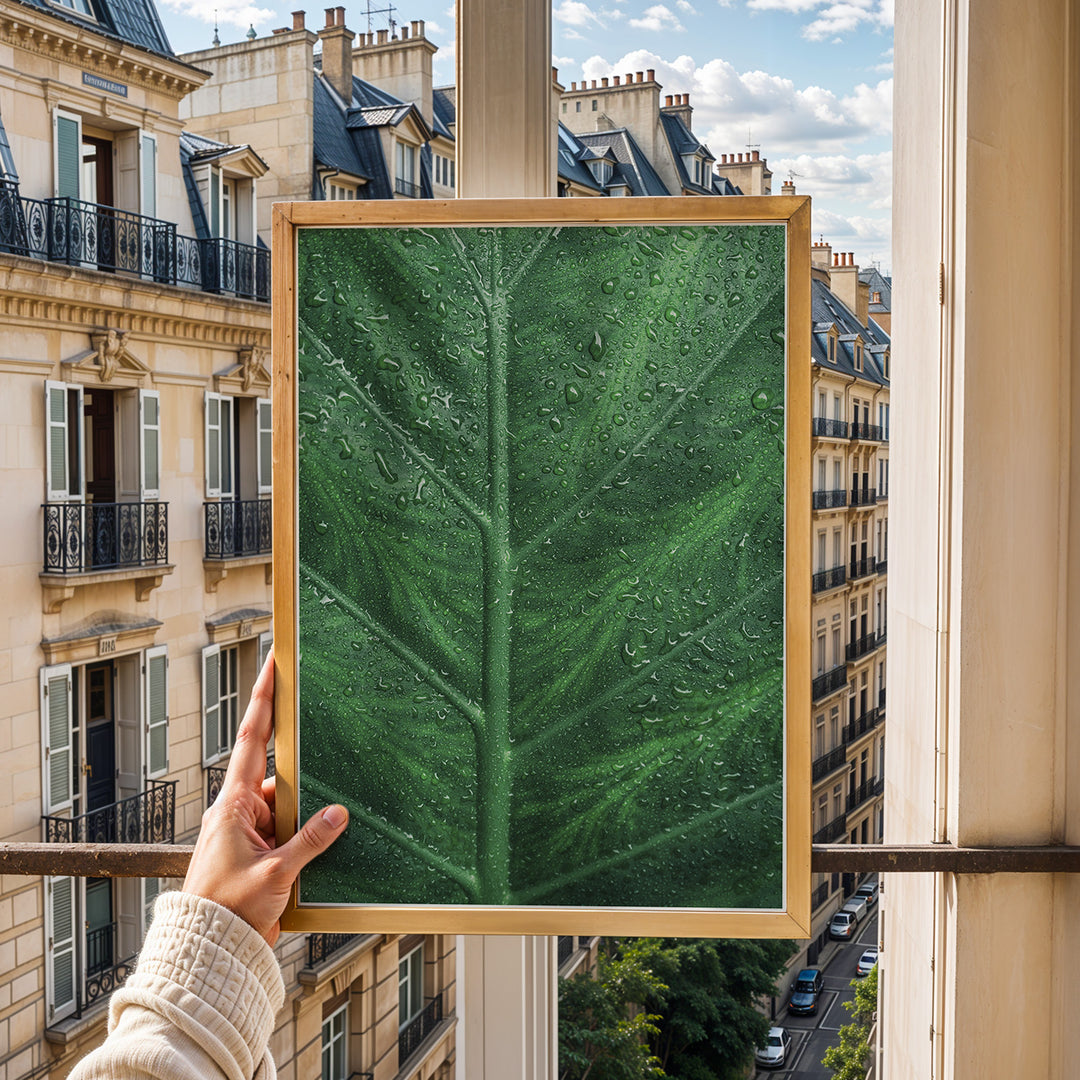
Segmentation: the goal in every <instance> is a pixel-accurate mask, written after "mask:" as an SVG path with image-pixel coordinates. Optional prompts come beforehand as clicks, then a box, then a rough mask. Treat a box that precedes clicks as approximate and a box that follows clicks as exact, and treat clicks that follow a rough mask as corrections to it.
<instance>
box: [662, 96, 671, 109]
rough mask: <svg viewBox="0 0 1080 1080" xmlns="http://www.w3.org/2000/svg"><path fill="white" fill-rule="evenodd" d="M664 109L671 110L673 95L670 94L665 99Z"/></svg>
mask: <svg viewBox="0 0 1080 1080" xmlns="http://www.w3.org/2000/svg"><path fill="white" fill-rule="evenodd" d="M664 108H665V109H670V108H671V95H670V94H667V95H665V97H664Z"/></svg>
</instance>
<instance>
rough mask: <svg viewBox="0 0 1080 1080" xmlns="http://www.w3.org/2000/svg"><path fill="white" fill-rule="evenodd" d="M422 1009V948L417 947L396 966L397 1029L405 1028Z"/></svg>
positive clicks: (420, 946) (421, 946)
mask: <svg viewBox="0 0 1080 1080" xmlns="http://www.w3.org/2000/svg"><path fill="white" fill-rule="evenodd" d="M423 1007H424V946H423V945H417V947H416V948H415V949H413V950H412V952H410V953H409V954H408V955H407V956H405V957H404V959H402V960H401V961H400V962H399V964H398V1027H399V1028H403V1027H405V1026H406V1024H408V1023H409V1021H410V1020H412V1019H413V1017H415V1016H417V1015H419V1013H420V1010H421V1009H423Z"/></svg>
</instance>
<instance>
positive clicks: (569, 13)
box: [551, 0, 602, 26]
mask: <svg viewBox="0 0 1080 1080" xmlns="http://www.w3.org/2000/svg"><path fill="white" fill-rule="evenodd" d="M551 15H552V18H554V19H555V20H556V21H558V22H563V23H566V24H567V25H568V26H588V25H589V23H600V17H599V16H598V15H597V14H596V13H595V12H594V11H593V10H592V8H590V7H589V5H588V4H584V3H582V0H562V3H561V4H559V6H558V7H554V8H552V11H551ZM601 25H602V24H601Z"/></svg>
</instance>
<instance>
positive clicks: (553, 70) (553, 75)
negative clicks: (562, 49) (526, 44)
mask: <svg viewBox="0 0 1080 1080" xmlns="http://www.w3.org/2000/svg"><path fill="white" fill-rule="evenodd" d="M551 81H552V82H558V81H559V69H558V68H557V67H556V66H555V65H554V64H552V65H551Z"/></svg>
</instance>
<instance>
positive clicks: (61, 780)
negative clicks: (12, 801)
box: [40, 664, 74, 815]
mask: <svg viewBox="0 0 1080 1080" xmlns="http://www.w3.org/2000/svg"><path fill="white" fill-rule="evenodd" d="M40 687H41V746H42V754H43V761H42V766H41V776H42V785H41V792H42V800H41V801H42V812H43V813H44V814H46V815H48V814H56V813H59V812H60V811H61V810H69V809H70V808H71V806H72V802H73V795H74V793H73V791H72V783H71V777H72V761H71V718H72V712H71V665H70V664H57V665H56V666H55V667H43V668H42V669H41V675H40Z"/></svg>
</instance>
